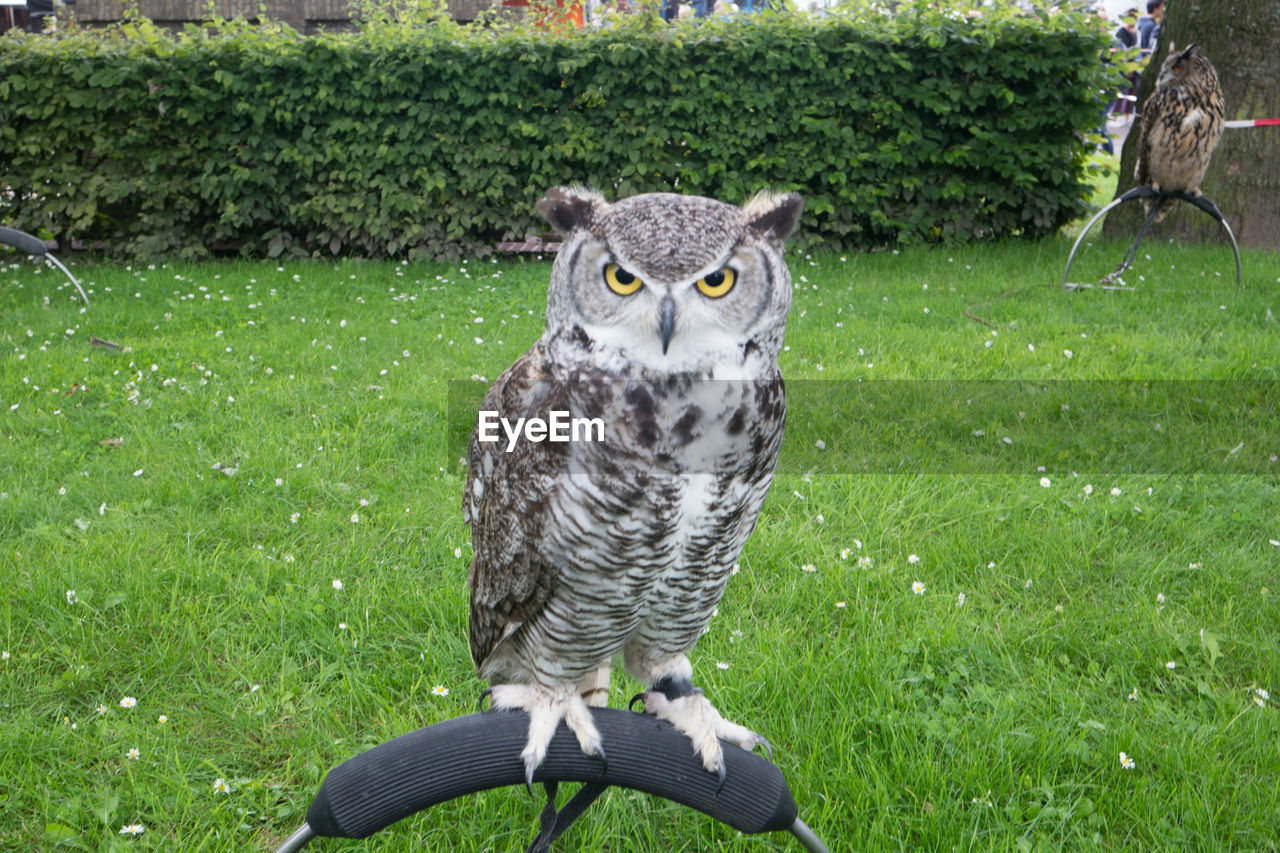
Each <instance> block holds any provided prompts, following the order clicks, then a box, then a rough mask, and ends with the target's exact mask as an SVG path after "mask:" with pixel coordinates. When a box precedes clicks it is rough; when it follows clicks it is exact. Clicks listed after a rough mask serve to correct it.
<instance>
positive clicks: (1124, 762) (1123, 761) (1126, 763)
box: [1120, 752, 1138, 770]
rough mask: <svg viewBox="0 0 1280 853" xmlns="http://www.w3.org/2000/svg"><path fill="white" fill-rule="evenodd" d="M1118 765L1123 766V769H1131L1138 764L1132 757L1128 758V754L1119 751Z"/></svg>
mask: <svg viewBox="0 0 1280 853" xmlns="http://www.w3.org/2000/svg"><path fill="white" fill-rule="evenodd" d="M1120 766H1121V767H1123V768H1124V769H1125V770H1132V769H1133V768H1135V767H1137V766H1138V765H1137V762H1135V761H1134V760H1133V759H1132V758H1130V757H1129V756H1127V755H1125V754H1124V753H1123V752H1122V753H1120Z"/></svg>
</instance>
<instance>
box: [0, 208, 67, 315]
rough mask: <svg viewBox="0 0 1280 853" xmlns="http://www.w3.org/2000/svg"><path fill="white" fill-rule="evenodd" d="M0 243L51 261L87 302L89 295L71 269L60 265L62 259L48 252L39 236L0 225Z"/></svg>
mask: <svg viewBox="0 0 1280 853" xmlns="http://www.w3.org/2000/svg"><path fill="white" fill-rule="evenodd" d="M0 243H4V244H6V245H9V246H13V247H14V248H15V249H17V250H18V251H21V252H26V253H27V254H28V255H35V256H36V257H37V258H45V259H47V260H50V261H53V263H54V264H55V265H57V267H58V269H60V270H62V271H63V272H64V273H66V276H67V278H69V279H71V283H72V284H74V285H75V286H76V290H78V291H79V292H80V298H81V299H83V300H84V304H85V305H88V304H89V297H88V296H86V295H85V292H84V288H83V287H81V286H80V282H78V281H76V277H75V276H73V275H72V274H71V270H69V269H67V268H66V267H64V266H63V265H62V261H60V260H58V259H57V258H55V257H54V256H53V255H51V254H49V247H48V246H46V245H45V244H44V241H43V240H41V239H40V238H39V237H33V236H31V235H30V234H28V233H27V232H26V231H19V230H18V229H17V228H5V227H4V226H2V225H0Z"/></svg>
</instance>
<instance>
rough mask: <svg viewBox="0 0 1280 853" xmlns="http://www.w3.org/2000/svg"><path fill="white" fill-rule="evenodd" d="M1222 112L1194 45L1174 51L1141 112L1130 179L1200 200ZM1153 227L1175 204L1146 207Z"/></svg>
mask: <svg viewBox="0 0 1280 853" xmlns="http://www.w3.org/2000/svg"><path fill="white" fill-rule="evenodd" d="M1225 112H1226V110H1225V108H1224V106H1223V101H1222V86H1220V85H1219V84H1218V72H1217V71H1215V70H1214V68H1213V63H1212V62H1210V61H1209V58H1208V57H1207V56H1205V55H1204V54H1203V53H1201V52H1200V46H1199V45H1195V44H1193V45H1191V46H1190V47H1187V48H1186V49H1184V50H1181V51H1178V50H1175V48H1174V46H1173V45H1169V56H1168V58H1167V59H1165V61H1164V65H1163V66H1162V67H1161V68H1160V76H1159V78H1157V80H1156V90H1155V92H1154V93H1153V94H1152V95H1151V97H1149V98H1148V99H1147V102H1146V104H1144V105H1143V107H1142V132H1141V136H1140V137H1139V139H1138V162H1137V166H1136V168H1135V169H1134V177H1135V178H1136V179H1137V182H1138V183H1139V184H1149V185H1150V186H1151V187H1152V188H1153V189H1155V190H1161V191H1164V192H1184V193H1190V194H1191V195H1195V196H1198V195H1201V192H1200V182H1201V181H1203V180H1204V174H1205V171H1206V170H1208V168H1209V158H1210V156H1212V154H1213V149H1214V148H1216V147H1217V145H1218V140H1219V139H1220V138H1221V137H1222V122H1223V118H1224V114H1225ZM1156 205H1158V206H1159V207H1157V208H1156V210H1157V212H1156V219H1155V221H1156V222H1159V221H1160V220H1161V219H1163V218H1164V217H1165V214H1167V213H1168V212H1169V210H1170V209H1171V208H1172V207H1173V205H1174V200H1173V199H1170V198H1158V199H1151V200H1148V201H1146V202H1145V206H1146V208H1147V212H1148V214H1150V213H1151V210H1152V208H1153V207H1154V206H1156Z"/></svg>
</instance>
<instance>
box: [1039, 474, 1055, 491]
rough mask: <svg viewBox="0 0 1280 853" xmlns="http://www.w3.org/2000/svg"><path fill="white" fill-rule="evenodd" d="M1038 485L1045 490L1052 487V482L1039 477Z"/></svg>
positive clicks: (1046, 478)
mask: <svg viewBox="0 0 1280 853" xmlns="http://www.w3.org/2000/svg"><path fill="white" fill-rule="evenodd" d="M1040 485H1041V486H1043V487H1044V488H1046V489H1047V488H1049V487H1050V486H1052V485H1053V482H1052V481H1051V480H1050V479H1049V478H1048V477H1041V478H1040Z"/></svg>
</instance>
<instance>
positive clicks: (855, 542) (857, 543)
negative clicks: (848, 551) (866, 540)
mask: <svg viewBox="0 0 1280 853" xmlns="http://www.w3.org/2000/svg"><path fill="white" fill-rule="evenodd" d="M853 547H854V548H856V549H857V550H859V551H861V550H862V540H861V539H855V540H853Z"/></svg>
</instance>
